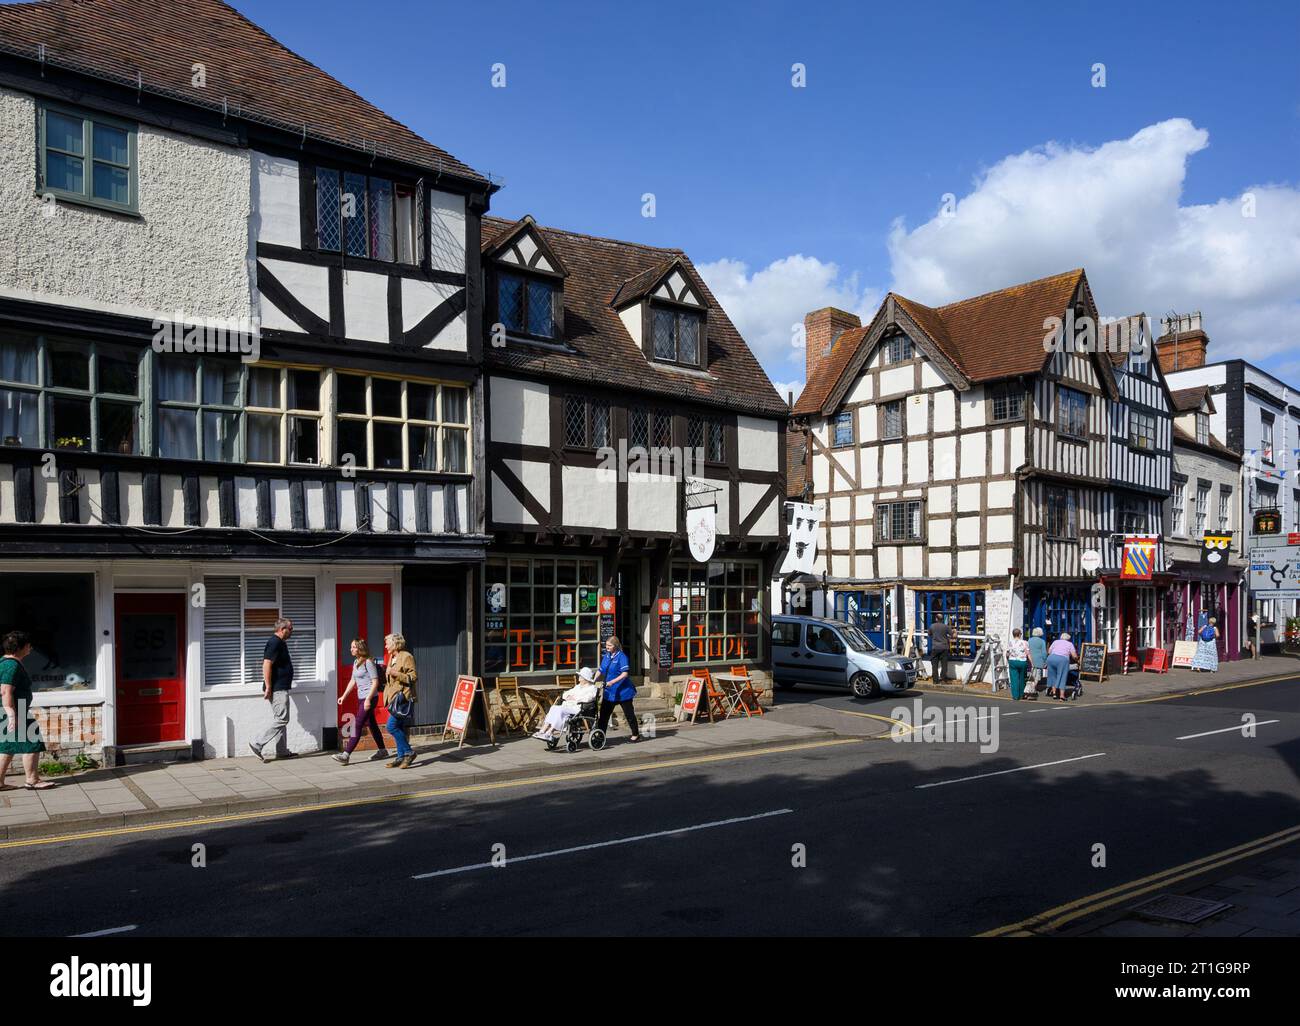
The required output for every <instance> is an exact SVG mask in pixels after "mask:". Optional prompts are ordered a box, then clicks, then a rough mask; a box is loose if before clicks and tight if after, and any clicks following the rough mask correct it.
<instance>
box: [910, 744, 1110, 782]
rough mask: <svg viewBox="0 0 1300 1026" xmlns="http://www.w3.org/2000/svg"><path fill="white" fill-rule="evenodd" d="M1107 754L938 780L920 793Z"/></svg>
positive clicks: (1078, 756) (1101, 754) (1096, 757)
mask: <svg viewBox="0 0 1300 1026" xmlns="http://www.w3.org/2000/svg"><path fill="white" fill-rule="evenodd" d="M1105 754H1106V753H1105V752H1093V753H1092V754H1091V755H1076V756H1075V757H1074V758H1073V759H1057V760H1056V761H1055V762H1038V763H1035V764H1034V765H1032V766H1016V767H1015V768H1014V769H1004V770H997V771H996V772H994V773H980V774H978V775H976V776H973V777H957V778H955V779H953V780H936V781H935V782H934V783H932V784H917V785H916V789H917V790H918V791H924V790H925V789H926V788H927V787H943V786H944V785H945V784H963V783H965V782H966V781H967V780H983V779H984V778H985V777H1000V776H1002V775H1003V774H1004V773H1020V772H1021V771H1022V770H1031V769H1042V768H1043V767H1044V766H1061V765H1064V764H1065V763H1067V762H1081V761H1082V760H1084V759H1099V758H1101V757H1102V756H1103V755H1105Z"/></svg>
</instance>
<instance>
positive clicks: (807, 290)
mask: <svg viewBox="0 0 1300 1026" xmlns="http://www.w3.org/2000/svg"><path fill="white" fill-rule="evenodd" d="M1209 143H1210V136H1209V133H1208V132H1207V131H1205V130H1204V129H1201V128H1197V127H1196V126H1195V125H1194V124H1192V123H1191V122H1190V121H1188V120H1187V119H1185V118H1172V119H1170V120H1168V121H1162V122H1159V123H1158V124H1154V125H1149V126H1147V127H1146V128H1143V129H1142V130H1140V131H1139V132H1137V133H1135V134H1134V135H1133V136H1131V137H1130V138H1128V139H1118V140H1112V141H1110V142H1105V143H1103V144H1102V145H1100V146H1096V147H1089V146H1084V145H1076V144H1070V145H1066V144H1062V143H1057V142H1048V143H1045V144H1044V145H1042V146H1040V147H1037V148H1035V149H1032V150H1027V151H1026V152H1024V153H1017V154H1012V155H1010V156H1007V157H1005V158H1003V159H1002V160H1000V161H998V162H997V163H996V164H994V165H993V166H992V167H990V168H988V169H987V170H985V171H984V172H982V173H981V174H980V175H979V176H978V177H977V178H976V179H975V181H974V182H973V183H972V185H971V188H970V190H969V192H968V193H967V194H966V195H964V196H961V197H960V198H959V199H958V201H957V205H956V210H955V213H954V214H953V216H951V217H944V216H942V215H936V216H935V217H933V218H931V219H930V220H929V221H926V222H925V223H923V224H921V225H919V226H917V227H915V228H911V229H909V228H908V227H907V226H906V224H905V223H904V222H903V221H902V219H899V220H897V221H895V222H894V225H893V227H892V228H891V230H890V233H889V236H888V238H887V239H886V240H885V242H886V245H887V247H888V251H889V256H890V266H891V273H892V277H893V281H892V284H891V285H890V286H889V288H892V289H893V290H894V291H896V292H899V293H901V294H902V295H905V296H909V297H911V298H913V299H916V300H918V301H920V302H922V303H928V304H931V305H938V304H942V303H946V302H951V301H952V300H955V299H960V298H963V297H966V296H975V295H979V294H980V293H982V292H988V291H990V290H992V289H999V288H1004V287H1005V286H1007V285H1012V284H1015V283H1017V282H1022V281H1030V280H1032V279H1034V278H1041V277H1044V276H1045V275H1049V274H1056V273H1058V272H1060V271H1067V270H1070V269H1071V268H1074V267H1083V268H1084V269H1086V270H1087V272H1088V281H1089V282H1090V284H1091V285H1092V290H1093V295H1094V296H1095V297H1096V299H1097V303H1098V305H1099V306H1100V308H1101V313H1102V315H1103V316H1111V317H1118V316H1126V315H1128V314H1132V313H1136V312H1138V311H1143V312H1145V313H1146V314H1147V315H1148V316H1149V317H1150V318H1151V322H1152V326H1153V327H1154V328H1155V329H1156V330H1157V331H1158V330H1159V324H1160V316H1161V315H1162V314H1165V313H1167V312H1169V311H1170V310H1177V311H1179V312H1183V313H1185V312H1189V311H1191V310H1201V311H1202V312H1203V314H1204V325H1205V330H1206V332H1207V333H1208V334H1209V336H1210V342H1211V346H1210V353H1209V358H1210V359H1211V360H1224V359H1230V358H1233V357H1244V358H1245V359H1248V360H1252V361H1255V362H1257V363H1260V364H1262V365H1264V366H1265V367H1268V368H1270V369H1273V370H1274V371H1275V372H1276V373H1279V374H1280V373H1283V371H1284V370H1286V371H1288V372H1289V371H1290V370H1294V368H1295V366H1296V358H1295V356H1294V353H1295V352H1296V351H1297V350H1298V349H1300V345H1298V343H1300V331H1297V328H1296V325H1297V324H1300V189H1297V187H1296V186H1295V185H1294V184H1285V183H1283V184H1279V183H1265V184H1244V183H1243V187H1242V189H1241V192H1240V193H1239V194H1238V195H1234V196H1225V197H1223V198H1221V199H1219V200H1217V201H1215V202H1213V203H1207V204H1199V205H1190V204H1189V205H1183V203H1182V193H1183V183H1184V180H1185V178H1186V176H1187V170H1188V166H1189V163H1190V161H1191V160H1192V158H1193V157H1194V156H1195V155H1196V154H1197V153H1199V152H1201V151H1202V150H1204V149H1205V148H1206V147H1208V146H1209ZM1246 196H1253V197H1254V212H1255V216H1254V217H1244V216H1242V213H1243V197H1246ZM700 271H701V273H702V274H703V275H704V277H705V280H706V281H708V283H709V287H710V288H711V289H712V290H713V292H714V294H715V295H716V296H717V297H718V299H719V300H720V301H721V302H722V305H723V306H724V307H725V308H726V310H727V313H728V314H729V315H730V316H731V319H732V320H733V321H734V322H735V324H736V327H737V328H739V329H740V332H741V334H742V335H743V336H744V337H745V339H746V340H747V341H748V342H749V344H750V345H751V347H753V349H754V351H755V352H756V353H757V354H758V357H759V359H760V360H761V361H762V363H763V365H764V367H765V368H766V369H767V371H768V375H769V376H770V377H771V378H772V379H773V380H774V381H777V380H780V381H792V380H795V379H796V378H797V379H799V380H798V381H795V383H796V384H798V383H799V381H801V380H802V378H803V373H804V354H803V350H802V349H795V348H794V347H793V346H792V326H793V325H795V324H798V323H800V322H802V320H803V315H804V314H805V313H807V312H808V311H809V310H815V309H817V308H818V307H822V306H838V307H841V308H842V309H845V310H850V311H852V312H854V313H857V314H858V316H859V317H861V318H862V319H863V321H864V322H865V321H867V320H869V319H870V318H871V317H872V316H873V315H874V314H875V311H876V308H877V306H878V305H879V303H880V300H881V298H883V294H884V292H885V287H883V285H882V286H879V287H877V286H872V285H863V284H861V283H860V282H859V278H858V275H857V274H856V273H845V272H842V271H841V269H840V268H839V267H838V266H837V265H836V264H834V263H831V262H826V261H822V260H819V259H818V258H816V257H812V256H804V255H802V254H796V255H794V256H789V257H785V258H783V259H781V260H777V261H774V262H773V263H771V264H769V265H768V266H767V267H764V268H762V269H760V270H757V271H754V272H753V273H751V272H750V269H749V267H748V265H747V264H745V263H743V262H741V261H738V260H732V259H723V260H718V261H716V262H714V263H712V264H707V265H704V266H702V267H701V268H700ZM1292 376H1293V377H1294V376H1295V375H1292ZM1297 383H1298V384H1300V382H1297ZM777 387H778V389H780V391H781V393H782V395H784V394H785V392H786V390H787V389H788V388H789V387H790V386H789V385H788V384H783V385H778V386H777Z"/></svg>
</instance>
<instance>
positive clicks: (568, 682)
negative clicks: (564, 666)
mask: <svg viewBox="0 0 1300 1026" xmlns="http://www.w3.org/2000/svg"><path fill="white" fill-rule="evenodd" d="M555 686H556V687H558V688H564V690H566V691H567V690H569V688H576V687H577V686H578V675H577V674H576V673H557V674H556V675H555Z"/></svg>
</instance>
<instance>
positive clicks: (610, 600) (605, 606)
mask: <svg viewBox="0 0 1300 1026" xmlns="http://www.w3.org/2000/svg"><path fill="white" fill-rule="evenodd" d="M617 607H618V602H617V600H616V599H615V598H614V596H613V595H602V596H600V643H601V645H602V646H603V645H604V644H605V639H606V638H610V637H613V634H614V613H615V611H616V609H617ZM620 640H622V639H620Z"/></svg>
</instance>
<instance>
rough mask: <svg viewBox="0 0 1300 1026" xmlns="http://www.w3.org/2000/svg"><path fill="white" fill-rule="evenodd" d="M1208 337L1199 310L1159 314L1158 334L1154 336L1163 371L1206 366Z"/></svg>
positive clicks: (1157, 356)
mask: <svg viewBox="0 0 1300 1026" xmlns="http://www.w3.org/2000/svg"><path fill="white" fill-rule="evenodd" d="M1209 345H1210V337H1209V336H1208V335H1206V334H1205V331H1204V330H1203V329H1202V328H1201V311H1199V310H1197V311H1196V312H1195V313H1190V314H1177V313H1174V314H1170V315H1169V316H1168V317H1161V318H1160V337H1159V338H1158V339H1156V359H1158V360H1159V361H1160V369H1161V370H1162V371H1164V372H1165V373H1166V374H1171V373H1172V372H1174V371H1180V370H1191V369H1192V368H1193V367H1204V366H1205V351H1206V349H1208V348H1209Z"/></svg>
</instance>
